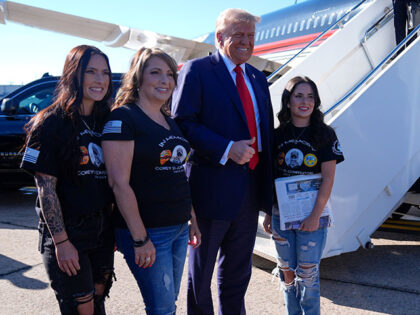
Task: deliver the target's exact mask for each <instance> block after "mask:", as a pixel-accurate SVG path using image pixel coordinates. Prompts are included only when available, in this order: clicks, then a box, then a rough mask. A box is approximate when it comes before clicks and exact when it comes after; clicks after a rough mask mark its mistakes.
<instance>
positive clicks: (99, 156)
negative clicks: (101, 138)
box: [88, 142, 104, 167]
mask: <svg viewBox="0 0 420 315" xmlns="http://www.w3.org/2000/svg"><path fill="white" fill-rule="evenodd" d="M88 149H89V157H90V160H91V161H92V164H93V165H95V166H96V167H99V166H101V165H102V164H104V155H103V153H102V149H101V147H100V146H98V145H97V144H95V143H93V142H91V143H89V146H88Z"/></svg>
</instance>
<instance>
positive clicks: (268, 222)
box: [263, 214, 273, 234]
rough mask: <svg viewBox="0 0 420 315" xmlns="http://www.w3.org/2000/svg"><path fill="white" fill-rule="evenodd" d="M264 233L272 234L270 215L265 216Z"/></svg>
mask: <svg viewBox="0 0 420 315" xmlns="http://www.w3.org/2000/svg"><path fill="white" fill-rule="evenodd" d="M263 227H264V231H265V233H268V234H273V231H272V229H271V228H272V227H271V215H268V214H266V215H265V218H264V222H263Z"/></svg>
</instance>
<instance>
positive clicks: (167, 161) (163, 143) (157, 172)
mask: <svg viewBox="0 0 420 315" xmlns="http://www.w3.org/2000/svg"><path fill="white" fill-rule="evenodd" d="M166 121H167V123H168V124H169V126H170V130H167V129H166V128H164V127H162V126H160V125H159V124H157V123H156V122H154V121H153V120H152V119H150V118H149V117H148V116H147V115H146V114H145V113H144V112H143V111H142V110H141V109H140V107H138V106H137V105H135V104H127V105H124V106H122V107H119V108H117V109H115V110H113V111H112V112H111V114H110V116H109V119H108V122H107V123H106V124H105V127H104V130H103V133H102V140H118V141H124V140H134V156H133V162H132V165H131V173H130V186H131V188H132V189H133V191H134V193H135V195H136V199H137V204H138V208H139V211H140V216H141V218H142V220H143V223H144V225H145V226H146V227H163V226H170V225H177V224H183V223H185V222H187V221H188V220H189V218H190V212H191V196H190V189H189V185H188V182H187V177H186V175H185V172H184V167H183V164H185V162H186V160H187V158H188V155H189V152H190V145H189V143H188V141H187V140H186V139H185V138H184V137H183V135H182V133H181V131H180V130H179V128H178V126H177V125H176V124H175V122H174V121H173V120H172V119H170V118H169V117H167V118H166ZM116 224H117V226H119V227H126V224H125V222H124V221H123V220H122V218H121V216H119V218H117V219H116Z"/></svg>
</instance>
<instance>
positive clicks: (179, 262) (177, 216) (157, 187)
mask: <svg viewBox="0 0 420 315" xmlns="http://www.w3.org/2000/svg"><path fill="white" fill-rule="evenodd" d="M176 71H177V65H176V63H175V61H174V60H173V59H172V58H171V57H170V56H169V55H167V54H166V53H164V52H163V51H162V50H159V49H142V50H141V51H139V52H138V53H137V54H136V55H135V56H134V58H133V60H132V62H131V67H130V70H129V71H128V72H127V73H126V74H125V76H124V79H123V83H122V86H121V88H120V91H119V93H118V95H117V99H116V102H115V105H114V107H113V110H112V112H111V114H110V118H109V120H108V122H107V123H106V125H105V127H104V130H103V135H102V137H103V138H102V140H103V142H102V145H103V149H104V156H105V164H106V167H107V170H108V174H109V183H110V185H111V187H112V189H113V191H114V194H115V197H116V201H117V205H118V208H119V210H120V211H119V213H120V214H121V215H120V216H119V218H117V219H116V221H115V223H116V226H117V228H116V230H115V233H116V242H117V247H118V249H119V250H120V251H121V252H122V253H123V254H124V258H125V260H126V262H127V264H128V266H129V268H130V270H131V272H132V273H133V275H134V277H135V278H136V281H137V283H138V285H139V288H140V291H141V293H142V295H143V299H144V302H145V305H146V312H147V314H175V310H176V306H175V301H176V299H177V296H178V292H179V287H180V282H181V277H182V271H183V268H184V262H185V256H186V253H187V243H188V239H189V240H190V241H191V243H193V246H198V245H199V244H200V242H201V236H200V232H199V230H198V227H197V223H196V221H195V216H194V213H193V211H192V209H191V197H190V190H189V186H188V182H187V178H186V175H185V172H184V168H183V164H184V163H185V162H186V160H187V158H188V155H189V152H190V145H189V143H188V141H187V140H186V139H185V138H184V137H183V135H182V133H181V131H180V130H179V129H178V127H177V125H176V124H175V123H174V121H173V120H172V119H171V118H170V117H168V116H167V114H166V112H167V111H165V106H168V104H169V102H170V99H171V95H172V91H173V89H174V87H175V85H176V77H177V73H176ZM188 220H191V225H190V227H188Z"/></svg>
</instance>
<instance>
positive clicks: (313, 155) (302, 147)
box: [274, 124, 344, 178]
mask: <svg viewBox="0 0 420 315" xmlns="http://www.w3.org/2000/svg"><path fill="white" fill-rule="evenodd" d="M324 133H325V135H324V136H323V139H325V141H324V143H323V144H322V145H321V146H320V147H319V148H316V147H315V146H314V145H313V142H314V141H313V140H312V137H311V135H312V128H311V127H310V126H309V127H305V128H298V127H295V126H293V125H292V124H289V125H288V126H286V127H285V129H284V130H280V129H279V128H278V129H276V130H275V132H274V145H275V147H274V152H275V165H276V166H275V175H276V178H278V177H288V176H295V175H312V174H317V173H321V164H322V163H323V162H327V161H332V160H336V161H337V164H338V163H340V162H342V161H343V160H344V156H343V153H342V152H341V148H340V143H339V141H338V139H337V136H336V134H335V131H334V129H332V128H331V127H327V128H325V131H324Z"/></svg>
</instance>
